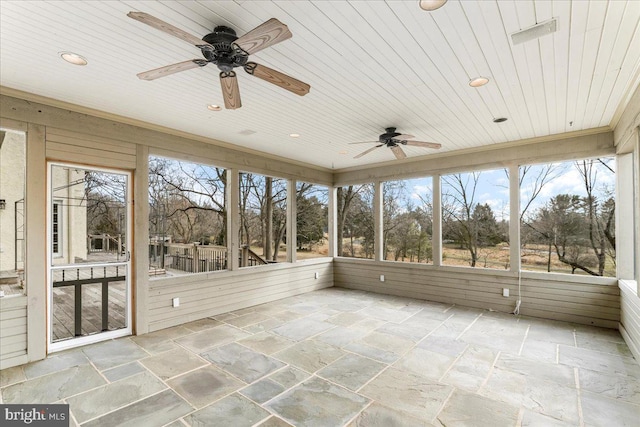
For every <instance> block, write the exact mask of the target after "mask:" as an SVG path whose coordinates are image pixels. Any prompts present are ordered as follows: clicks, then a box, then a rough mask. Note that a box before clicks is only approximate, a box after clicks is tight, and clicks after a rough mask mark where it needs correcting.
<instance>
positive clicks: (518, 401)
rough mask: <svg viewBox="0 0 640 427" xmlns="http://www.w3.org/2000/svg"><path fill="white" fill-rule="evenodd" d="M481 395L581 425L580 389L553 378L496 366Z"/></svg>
mask: <svg viewBox="0 0 640 427" xmlns="http://www.w3.org/2000/svg"><path fill="white" fill-rule="evenodd" d="M481 394H482V395H484V396H486V397H490V398H493V399H496V400H501V401H503V402H506V403H509V404H511V405H513V406H524V407H525V408H526V409H530V410H533V411H535V412H539V413H542V414H545V415H548V416H550V417H553V418H556V419H559V420H562V421H566V422H568V423H573V424H577V423H578V422H579V413H578V391H577V390H576V389H575V388H569V387H565V386H562V385H559V384H556V383H554V382H551V381H544V380H541V379H538V378H534V377H528V376H525V375H522V374H516V373H513V372H509V371H505V370H503V369H500V368H495V369H494V370H493V373H492V375H491V377H490V378H489V381H488V382H487V384H486V386H485V387H484V388H483V389H482V390H481Z"/></svg>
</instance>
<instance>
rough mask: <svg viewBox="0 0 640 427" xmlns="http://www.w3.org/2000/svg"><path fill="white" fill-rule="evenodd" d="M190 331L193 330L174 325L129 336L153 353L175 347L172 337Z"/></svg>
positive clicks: (178, 336) (177, 336)
mask: <svg viewBox="0 0 640 427" xmlns="http://www.w3.org/2000/svg"><path fill="white" fill-rule="evenodd" d="M192 333H193V331H191V330H190V329H187V328H184V327H182V326H174V327H173V328H166V329H161V330H159V331H155V332H151V333H149V334H144V335H138V336H135V337H131V340H132V341H133V342H135V343H136V344H138V345H139V346H140V347H142V348H144V349H145V350H146V351H148V352H149V353H151V354H155V353H161V352H163V351H167V350H172V349H174V348H176V347H177V346H176V345H175V343H174V342H173V340H174V339H178V338H181V337H184V336H185V335H189V334H192Z"/></svg>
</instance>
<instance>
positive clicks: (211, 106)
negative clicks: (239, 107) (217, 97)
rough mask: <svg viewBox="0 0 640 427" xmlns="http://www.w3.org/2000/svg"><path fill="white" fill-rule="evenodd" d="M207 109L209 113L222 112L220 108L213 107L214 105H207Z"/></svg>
mask: <svg viewBox="0 0 640 427" xmlns="http://www.w3.org/2000/svg"><path fill="white" fill-rule="evenodd" d="M207 109H209V110H211V111H220V110H222V107H220V106H219V105H215V104H209V105H207Z"/></svg>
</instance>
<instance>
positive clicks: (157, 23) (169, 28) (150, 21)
mask: <svg viewBox="0 0 640 427" xmlns="http://www.w3.org/2000/svg"><path fill="white" fill-rule="evenodd" d="M127 16H128V17H129V18H133V19H135V20H136V21H140V22H142V23H143V24H147V25H149V26H150V27H153V28H155V29H157V30H160V31H162V32H165V33H167V34H170V35H172V36H174V37H177V38H179V39H181V40H184V41H186V42H187V43H191V44H192V45H194V46H209V43H207V42H205V41H203V40H201V39H199V38H198V37H196V36H194V35H191V34H189V33H187V32H186V31H183V30H181V29H180V28H178V27H174V26H173V25H171V24H169V23H167V22H164V21H163V20H161V19H158V18H156V17H155V16H151V15H149V14H148V13H144V12H129V13H127Z"/></svg>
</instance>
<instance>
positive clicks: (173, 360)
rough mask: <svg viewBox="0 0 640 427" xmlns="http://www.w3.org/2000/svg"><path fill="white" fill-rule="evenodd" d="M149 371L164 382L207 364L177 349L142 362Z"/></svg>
mask: <svg viewBox="0 0 640 427" xmlns="http://www.w3.org/2000/svg"><path fill="white" fill-rule="evenodd" d="M140 363H142V364H143V365H144V366H146V368H147V369H149V370H150V371H151V372H153V373H154V374H156V375H157V376H158V377H160V378H161V379H163V380H166V379H169V378H173V377H175V376H176V375H180V374H184V373H185V372H188V371H192V370H194V369H196V368H199V367H200V366H204V365H206V364H207V362H205V361H204V360H202V359H201V358H199V357H198V356H196V355H195V354H193V353H191V352H190V351H187V350H185V349H183V348H176V349H174V350H169V351H166V352H164V353H160V354H156V355H155V356H151V357H148V358H146V359H142V360H141V361H140Z"/></svg>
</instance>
